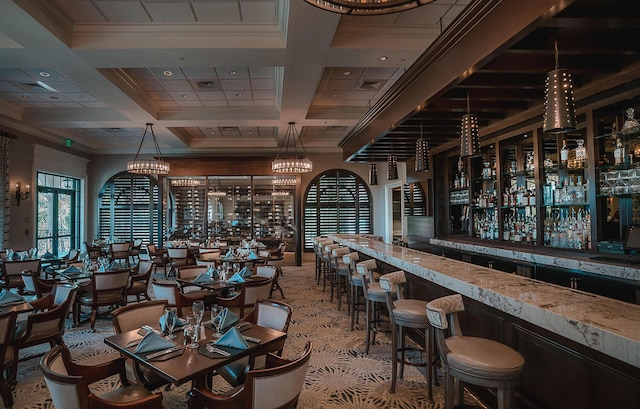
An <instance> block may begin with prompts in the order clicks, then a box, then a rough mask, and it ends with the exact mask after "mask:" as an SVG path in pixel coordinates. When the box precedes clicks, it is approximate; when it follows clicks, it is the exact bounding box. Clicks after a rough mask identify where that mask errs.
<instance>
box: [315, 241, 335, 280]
mask: <svg viewBox="0 0 640 409" xmlns="http://www.w3.org/2000/svg"><path fill="white" fill-rule="evenodd" d="M323 241H329V242H333V241H332V240H331V239H327V238H326V237H321V236H318V237H314V238H313V251H314V253H315V254H316V281H317V282H318V284H320V276H321V268H322V246H323V244H321V242H323ZM327 244H329V243H327Z"/></svg>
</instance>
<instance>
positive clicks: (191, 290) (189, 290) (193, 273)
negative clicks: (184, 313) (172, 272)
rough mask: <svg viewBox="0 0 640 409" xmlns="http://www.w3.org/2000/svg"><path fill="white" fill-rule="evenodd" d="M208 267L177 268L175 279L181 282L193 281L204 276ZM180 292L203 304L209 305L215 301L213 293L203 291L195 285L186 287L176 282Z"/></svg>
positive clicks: (186, 285)
mask: <svg viewBox="0 0 640 409" xmlns="http://www.w3.org/2000/svg"><path fill="white" fill-rule="evenodd" d="M208 269H209V266H199V265H195V266H192V265H190V266H183V267H178V268H177V273H176V278H179V279H182V280H194V279H195V278H196V277H198V276H199V275H200V274H206V273H207V270H208ZM178 288H179V289H180V291H181V292H182V293H183V294H184V295H186V296H187V297H189V298H191V299H192V300H194V301H195V300H203V301H204V302H205V304H210V303H212V302H213V301H214V300H215V293H214V292H213V291H209V290H204V289H202V288H201V287H198V286H196V285H188V284H183V283H180V282H178Z"/></svg>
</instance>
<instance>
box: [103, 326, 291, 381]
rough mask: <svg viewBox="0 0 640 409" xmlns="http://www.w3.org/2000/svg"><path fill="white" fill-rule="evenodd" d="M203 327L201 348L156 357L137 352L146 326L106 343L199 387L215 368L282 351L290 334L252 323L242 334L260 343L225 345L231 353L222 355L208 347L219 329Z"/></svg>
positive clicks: (178, 341) (170, 377)
mask: <svg viewBox="0 0 640 409" xmlns="http://www.w3.org/2000/svg"><path fill="white" fill-rule="evenodd" d="M203 327H204V328H205V337H206V338H205V339H203V340H202V341H200V343H199V347H198V348H195V349H189V348H187V347H182V348H181V349H180V350H179V351H177V352H173V353H167V354H165V355H161V356H160V357H159V358H155V359H148V355H147V354H136V353H135V352H134V351H135V348H136V345H137V342H139V341H140V340H141V339H142V338H143V336H144V334H145V331H146V330H144V329H134V330H131V331H127V332H123V333H120V334H115V335H112V336H109V337H106V338H105V339H104V342H105V344H107V345H109V346H110V347H112V348H113V349H115V350H116V351H118V352H120V353H121V354H122V355H124V356H126V357H128V358H131V359H132V360H133V361H135V362H137V363H139V364H140V365H143V366H145V367H147V368H149V370H151V371H152V372H153V373H155V374H156V375H158V376H160V377H162V378H163V379H165V380H167V381H168V382H171V383H173V384H174V385H181V384H183V383H186V382H191V383H192V386H194V387H198V386H204V385H206V384H207V378H208V377H210V376H211V374H212V372H213V371H215V370H216V369H218V368H221V367H223V366H226V365H228V364H230V363H231V362H233V361H235V360H237V359H240V358H243V357H246V356H249V355H262V354H266V353H268V352H275V351H278V350H280V349H281V348H282V347H283V346H284V342H285V340H286V337H287V334H286V333H284V332H280V331H276V330H273V329H271V328H267V327H262V326H259V325H256V324H250V325H247V326H246V327H244V328H242V329H241V333H242V335H243V336H246V337H250V338H254V339H256V340H259V341H260V342H253V341H250V342H247V344H248V345H249V348H247V349H236V348H229V347H224V350H226V351H227V352H230V355H229V356H222V355H216V354H211V353H208V351H207V350H206V347H207V345H208V343H210V342H212V340H213V339H214V334H215V332H214V330H213V329H212V328H210V326H208V325H203ZM154 328H155V329H157V328H158V326H157V325H156V326H154ZM175 335H176V337H175V338H174V339H173V341H174V342H175V343H176V344H177V345H178V346H182V345H183V343H184V336H183V334H182V331H177V332H175ZM221 348H222V347H221ZM161 352H162V351H161Z"/></svg>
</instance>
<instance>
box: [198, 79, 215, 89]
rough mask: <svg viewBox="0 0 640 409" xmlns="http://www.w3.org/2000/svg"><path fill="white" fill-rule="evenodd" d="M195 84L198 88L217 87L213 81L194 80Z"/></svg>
mask: <svg viewBox="0 0 640 409" xmlns="http://www.w3.org/2000/svg"><path fill="white" fill-rule="evenodd" d="M196 84H197V85H198V88H200V89H216V88H218V87H217V86H216V83H215V82H213V81H198V82H196Z"/></svg>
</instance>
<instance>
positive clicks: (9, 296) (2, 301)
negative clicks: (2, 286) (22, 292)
mask: <svg viewBox="0 0 640 409" xmlns="http://www.w3.org/2000/svg"><path fill="white" fill-rule="evenodd" d="M21 302H24V298H22V297H20V296H19V295H18V294H16V293H12V292H11V291H9V290H2V292H1V293H0V305H9V304H17V303H21Z"/></svg>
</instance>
